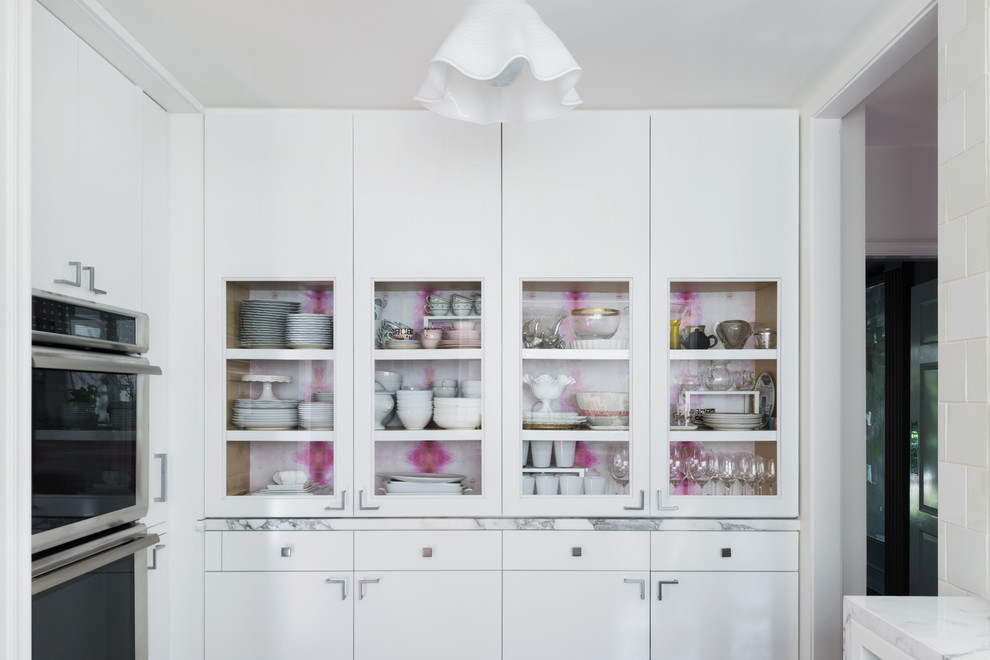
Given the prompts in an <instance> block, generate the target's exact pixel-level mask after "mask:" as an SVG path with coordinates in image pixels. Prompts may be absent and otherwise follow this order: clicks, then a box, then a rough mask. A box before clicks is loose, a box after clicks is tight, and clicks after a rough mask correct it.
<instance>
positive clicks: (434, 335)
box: [421, 328, 443, 340]
mask: <svg viewBox="0 0 990 660" xmlns="http://www.w3.org/2000/svg"><path fill="white" fill-rule="evenodd" d="M421 334H422V337H423V339H436V340H440V339H443V328H423V332H422V333H421Z"/></svg>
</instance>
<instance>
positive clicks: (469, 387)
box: [461, 380, 481, 399]
mask: <svg viewBox="0 0 990 660" xmlns="http://www.w3.org/2000/svg"><path fill="white" fill-rule="evenodd" d="M461 396H463V397H464V398H465V399H480V398H481V381H480V380H462V381H461Z"/></svg>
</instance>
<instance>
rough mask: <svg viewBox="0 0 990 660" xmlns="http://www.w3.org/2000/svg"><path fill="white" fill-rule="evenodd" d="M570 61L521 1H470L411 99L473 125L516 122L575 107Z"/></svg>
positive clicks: (575, 72) (574, 68) (576, 73)
mask: <svg viewBox="0 0 990 660" xmlns="http://www.w3.org/2000/svg"><path fill="white" fill-rule="evenodd" d="M580 78H581V67H579V66H578V64H577V62H575V61H574V58H573V57H571V54H570V53H569V52H568V50H567V48H565V47H564V44H563V43H562V42H561V41H560V39H559V38H558V37H557V35H556V34H554V33H553V31H552V30H551V29H550V28H548V27H547V26H546V25H545V24H544V23H543V21H542V20H541V19H540V16H539V14H537V13H536V10H534V9H533V8H532V7H530V6H529V4H527V3H526V0H475V2H473V3H472V4H471V6H470V7H468V10H467V11H466V12H465V14H464V18H463V19H461V22H460V23H458V24H457V26H456V27H455V28H454V30H453V31H452V32H451V33H450V35H449V36H448V37H447V39H446V41H444V42H443V44H442V45H441V46H440V50H438V51H437V54H436V55H434V56H433V59H432V60H431V61H430V66H429V70H428V73H427V76H426V81H425V82H424V83H423V85H422V87H420V88H419V93H417V94H416V97H415V98H416V100H417V101H419V102H420V103H422V104H423V105H424V106H426V107H427V108H428V109H430V110H432V111H433V112H436V113H438V114H441V115H443V116H444V117H450V118H451V119H461V120H463V121H470V122H474V123H476V124H493V123H495V122H511V123H516V124H524V123H528V122H532V121H538V120H541V119H549V118H550V117H555V116H557V115H559V114H561V113H564V112H567V111H568V110H570V109H572V108H573V107H574V106H576V105H580V103H581V97H580V96H578V93H577V91H575V89H574V86H575V85H576V84H577V81H578V80H579V79H580Z"/></svg>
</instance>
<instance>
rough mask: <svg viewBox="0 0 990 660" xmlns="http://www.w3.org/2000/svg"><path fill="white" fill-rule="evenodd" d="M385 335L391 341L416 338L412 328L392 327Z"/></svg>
mask: <svg viewBox="0 0 990 660" xmlns="http://www.w3.org/2000/svg"><path fill="white" fill-rule="evenodd" d="M385 336H386V337H388V338H389V339H391V340H392V341H409V340H412V339H415V338H416V331H415V330H413V329H412V328H393V329H392V330H389V331H388V332H386V333H385Z"/></svg>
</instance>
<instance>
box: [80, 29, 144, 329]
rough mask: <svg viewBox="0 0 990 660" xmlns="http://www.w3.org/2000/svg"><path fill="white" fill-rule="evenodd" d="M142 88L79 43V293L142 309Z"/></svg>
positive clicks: (107, 301)
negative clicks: (85, 269) (88, 269)
mask: <svg viewBox="0 0 990 660" xmlns="http://www.w3.org/2000/svg"><path fill="white" fill-rule="evenodd" d="M141 98H142V94H141V92H140V90H139V89H138V88H137V87H135V86H134V84H133V83H131V81H129V80H128V79H127V78H125V77H124V76H123V74H121V73H120V72H119V71H117V69H115V68H114V67H113V66H112V65H111V64H110V63H109V62H107V61H106V60H105V59H103V57H101V56H100V54H99V53H97V52H96V51H95V50H93V49H92V48H90V47H89V46H88V45H87V44H85V43H84V42H82V41H80V42H79V168H78V170H79V171H78V180H79V213H78V217H77V222H78V223H79V227H78V234H79V248H80V252H81V254H82V261H83V266H92V267H93V268H95V272H94V273H93V285H94V288H96V289H102V290H105V291H106V294H101V295H98V296H97V295H96V294H95V293H93V292H92V291H90V289H89V274H88V273H84V274H83V292H84V293H85V294H87V295H88V297H94V298H95V299H98V300H99V301H100V302H105V303H107V304H110V305H116V306H118V307H125V308H128V309H141V274H142V267H141V257H142V255H143V250H142V247H143V246H142V208H141V207H142V204H141V197H142V195H141V181H142V173H141V169H142V167H141V166H142V163H141V128H142V120H141V106H140V99H141Z"/></svg>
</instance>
